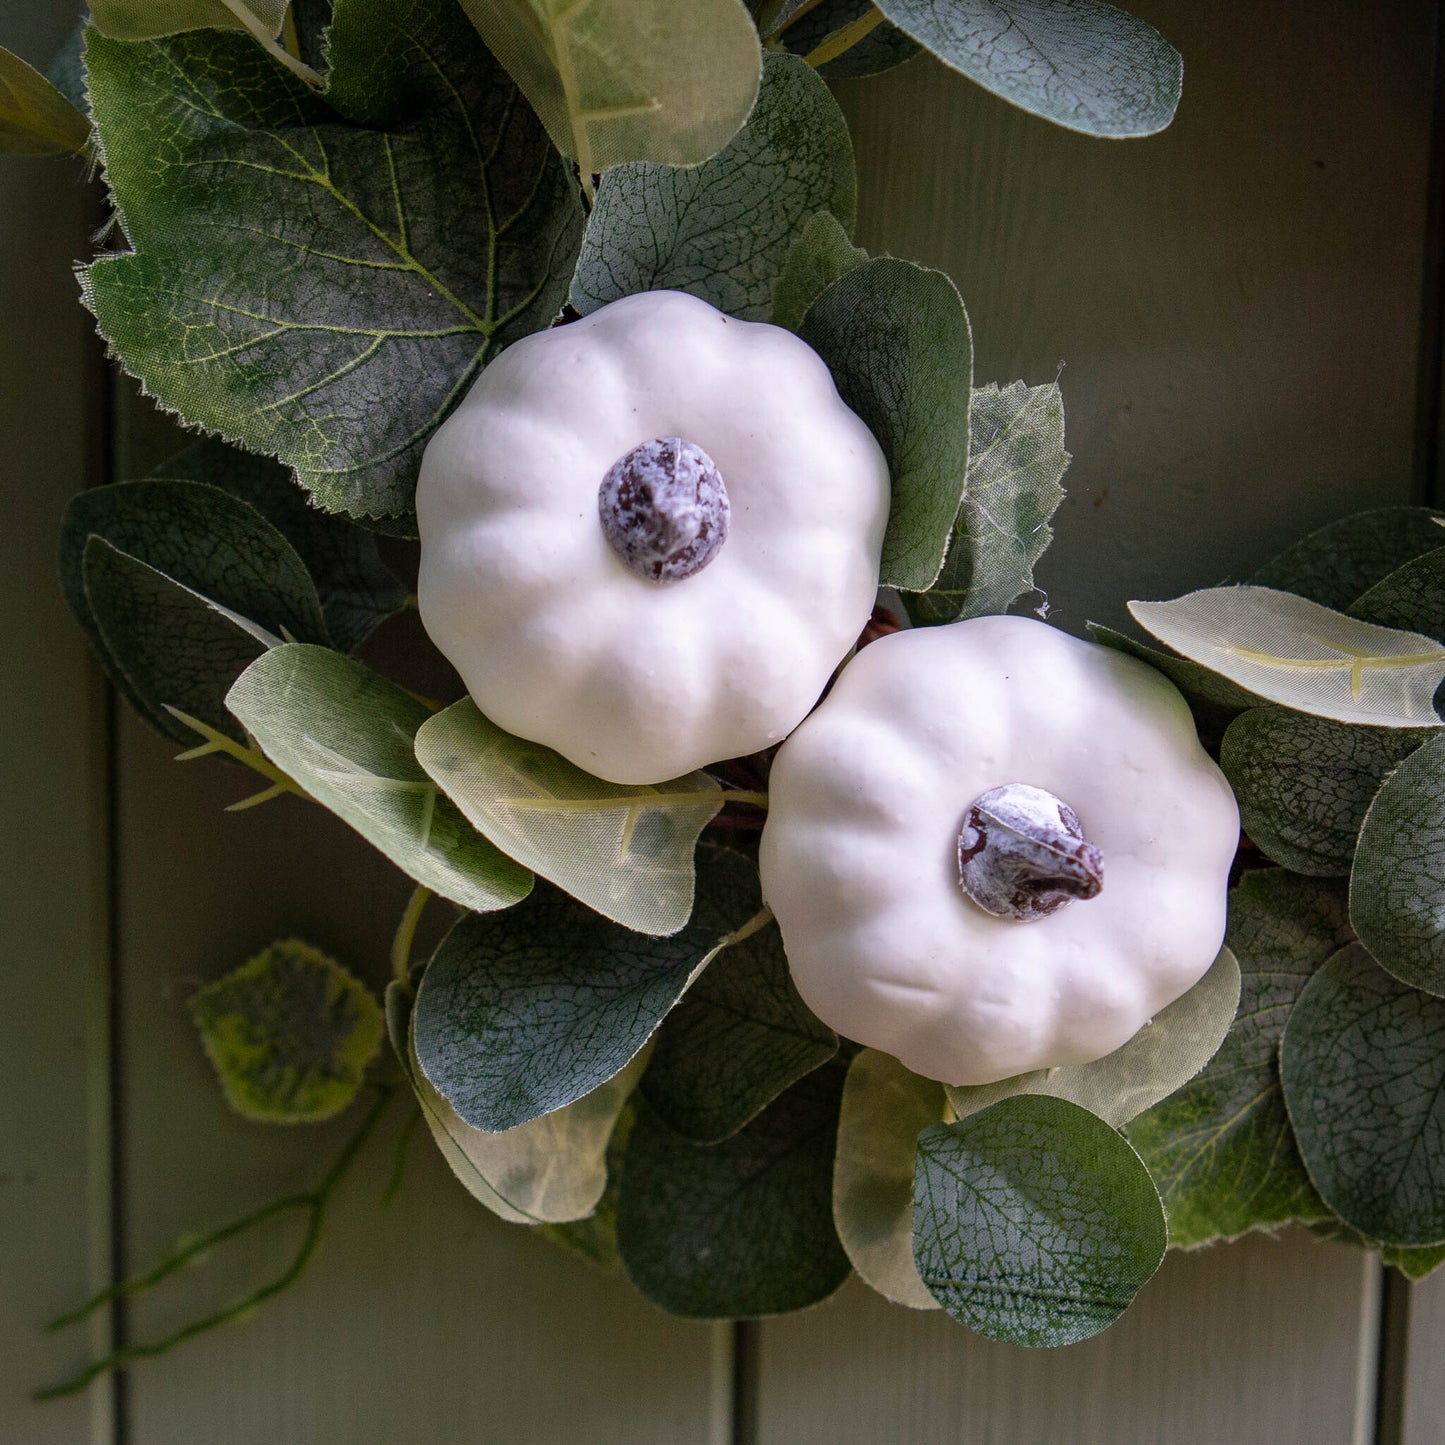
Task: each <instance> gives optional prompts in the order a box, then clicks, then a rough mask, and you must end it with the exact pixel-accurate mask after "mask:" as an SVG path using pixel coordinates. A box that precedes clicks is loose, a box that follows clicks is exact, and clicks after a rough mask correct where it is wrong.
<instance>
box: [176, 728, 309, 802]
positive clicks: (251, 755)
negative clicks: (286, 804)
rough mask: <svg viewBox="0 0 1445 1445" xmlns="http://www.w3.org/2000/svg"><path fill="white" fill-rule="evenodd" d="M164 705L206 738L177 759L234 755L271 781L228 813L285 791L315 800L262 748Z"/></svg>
mask: <svg viewBox="0 0 1445 1445" xmlns="http://www.w3.org/2000/svg"><path fill="white" fill-rule="evenodd" d="M164 706H165V709H166V711H167V712H168V713H170V715H171V716H172V717H173V718H175V720H176V721H177V722H182V723H184V724H185V725H186V726H187V727H188V728H190V730H191V731H192V732H193V733H196V734H198V735H199V736H201V737H203V738H204V739H205V742H203V743H202V744H201V745H200V747H196V748H188V749H187V750H186V751H185V752H183V753H177V754H176V759H175V760H176V762H178V763H189V762H190V761H191V760H192V759H194V758H204V757H209V756H210V755H211V754H212V753H225V755H226V756H227V757H228V758H235V760H236V761H237V762H238V763H244V764H245V765H246V766H247V767H248V768H250V769H251V771H252V772H253V773H260V775H261V776H262V777H263V778H265V779H266V780H267V781H268V782H269V783H270V784H271V786H270V787H269V788H266V789H264V790H263V791H262V792H259V793H254V794H252V796H251V797H249V798H242V799H241V801H240V802H239V803H232V804H231V806H230V807H229V808H228V809H227V810H226V811H227V812H229V813H236V812H240V811H242V810H243V809H245V808H252V807H255V805H256V804H257V803H265V802H268V801H269V800H270V799H271V798H275V797H279V796H280V795H281V794H282V793H295V794H296V796H297V797H298V798H305V799H306V801H307V802H308V803H309V802H313V801H315V800H314V799H313V798H312V797H311V794H310V793H308V792H307V791H306V789H305V788H303V787H302V786H301V785H300V783H298V782H297V781H296V780H295V779H294V778H293V777H292V776H291V775H290V774H289V773H283V772H282V771H281V769H280V768H278V767H277V766H276V765H275V763H273V762H272V761H271V759H270V758H268V757H267V756H266V754H265V753H263V752H262V751H261V750H260V748H250V747H247V746H246V745H245V744H244V743H238V742H237V741H236V740H235V738H233V737H228V736H227V735H226V734H225V733H223V732H221V731H219V730H218V729H217V728H213V727H212V726H211V725H210V723H204V722H202V721H201V720H200V718H197V717H192V716H191V715H190V713H187V712H182V711H181V710H180V708H178V707H171V706H170V704H169V703H167V704H165V705H164Z"/></svg>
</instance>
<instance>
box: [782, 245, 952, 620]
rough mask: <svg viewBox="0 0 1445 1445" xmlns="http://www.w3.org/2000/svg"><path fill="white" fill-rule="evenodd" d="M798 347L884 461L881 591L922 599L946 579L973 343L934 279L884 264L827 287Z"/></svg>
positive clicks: (945, 284) (881, 260) (945, 288)
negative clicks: (817, 364)
mask: <svg viewBox="0 0 1445 1445" xmlns="http://www.w3.org/2000/svg"><path fill="white" fill-rule="evenodd" d="M799 335H801V336H802V338H803V340H804V341H806V342H807V343H808V344H809V345H810V346H811V347H812V348H813V349H814V350H815V351H816V352H818V354H819V355H820V356H821V357H822V358H823V360H824V361H826V362H827V363H828V367H829V369H830V370H831V371H832V373H833V380H834V382H835V383H836V384H837V387H838V394H839V395H840V396H841V397H842V398H843V400H844V401H845V402H847V403H848V405H849V406H850V407H851V408H852V409H853V410H854V411H855V412H857V414H858V415H859V416H860V417H862V418H863V420H864V422H866V423H867V425H868V429H869V430H870V431H871V432H872V433H873V435H874V436H875V437H877V438H878V442H879V445H880V446H881V447H882V448H883V454H884V456H885V457H887V459H888V471H889V475H890V477H891V479H892V483H893V501H892V505H891V508H890V510H889V514H888V531H887V533H886V534H885V536H884V538H883V555H882V559H881V562H880V577H879V580H880V581H881V583H882V584H883V585H884V586H890V587H898V588H902V589H905V590H908V591H913V592H921V591H922V590H923V589H924V588H926V587H931V586H932V585H933V583H934V581H935V580H936V579H937V577H938V574H939V571H940V569H941V568H942V567H943V559H944V554H945V553H946V552H947V550H948V542H949V536H950V534H951V532H952V530H953V521H954V518H955V517H956V516H957V515H958V510H959V505H960V502H961V501H962V498H963V495H964V478H965V475H966V474H967V471H968V458H969V400H970V393H971V389H972V379H973V333H972V331H971V330H970V328H969V324H968V313H967V312H966V311H965V310H964V307H963V299H962V298H961V297H960V296H959V294H958V288H957V287H956V286H955V285H954V284H953V282H952V281H950V280H949V279H948V277H947V276H945V275H944V274H943V272H942V271H930V270H928V269H927V268H926V267H923V266H915V265H914V264H913V263H912V262H911V261H898V260H894V259H893V258H892V257H889V256H880V257H878V258H876V259H874V260H871V261H864V262H863V263H862V264H861V265H859V266H855V267H853V268H852V269H851V270H849V271H847V272H846V273H845V274H844V275H842V276H840V277H839V278H838V280H836V281H834V282H833V283H832V285H830V286H829V287H828V288H827V289H826V290H825V291H824V292H823V293H822V294H821V295H820V296H819V297H818V299H817V300H816V301H814V302H813V304H812V305H811V306H810V307H809V308H808V314H807V316H806V317H805V318H804V319H803V324H802V327H801V328H800V331H799Z"/></svg>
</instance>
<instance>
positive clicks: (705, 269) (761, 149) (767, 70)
mask: <svg viewBox="0 0 1445 1445" xmlns="http://www.w3.org/2000/svg"><path fill="white" fill-rule="evenodd" d="M857 204H858V194H857V178H856V176H855V174H854V170H853V147H852V143H851V142H850V141H849V139H848V127H847V124H846V123H845V122H844V120H843V114H842V112H841V111H840V110H839V109H838V104H837V102H836V101H835V100H834V99H833V97H832V95H831V94H830V93H829V91H828V87H827V86H826V85H825V84H824V83H823V81H821V80H820V79H819V78H818V77H817V75H815V74H814V72H813V71H812V70H811V69H809V67H808V66H806V65H805V64H804V63H803V62H802V61H801V60H799V59H798V58H797V57H796V56H790V55H776V54H769V55H768V56H767V58H766V60H765V62H764V65H763V84H762V89H761V90H760V91H759V92H758V103H757V106H756V107H755V108H754V110H753V113H752V116H751V117H750V118H749V120H748V123H747V125H746V126H744V127H743V129H742V131H741V132H740V133H739V134H738V136H737V138H736V139H735V140H734V141H733V142H732V143H731V144H730V145H729V146H728V147H727V148H726V149H725V150H723V151H722V152H721V153H719V154H718V155H717V156H715V157H714V158H713V159H712V160H710V161H708V162H707V163H706V164H705V165H701V166H695V167H693V168H691V169H686V170H684V169H679V168H676V167H673V166H660V165H649V164H646V163H638V164H631V165H623V166H617V167H615V168H614V169H613V170H610V171H608V172H607V173H606V175H604V176H603V177H602V181H601V184H600V185H599V186H598V188H597V202H596V205H595V206H594V208H593V211H592V215H591V217H590V218H589V220H588V222H587V233H586V235H585V236H584V237H583V241H582V255H581V257H580V258H579V260H578V262H577V273H576V275H575V276H574V277H573V278H572V293H571V300H572V305H573V306H575V307H576V308H577V310H578V311H580V312H582V313H583V314H584V315H586V314H587V313H588V312H591V311H595V310H597V308H598V307H599V306H604V305H606V304H607V302H609V301H616V300H617V299H618V298H619V297H621V296H630V295H632V294H633V293H635V292H638V291H656V290H674V291H690V292H692V294H693V295H695V296H701V297H702V298H703V299H704V300H705V301H710V302H711V303H712V304H713V305H714V306H716V307H718V308H719V309H720V310H723V311H726V312H728V313H729V314H731V315H733V316H739V317H742V318H743V319H744V320H748V321H766V320H767V319H768V316H769V314H770V313H771V310H772V304H773V286H774V284H775V283H776V281H777V279H778V277H779V275H781V274H782V271H783V267H784V264H785V263H786V261H787V259H788V253H789V251H790V250H791V249H792V246H793V242H794V241H795V240H796V238H797V237H798V235H799V234H800V233H801V231H802V230H803V228H804V226H805V225H806V224H807V223H808V220H809V218H810V217H812V216H813V215H814V214H815V213H816V212H817V211H820V210H829V211H831V212H832V213H833V214H834V215H835V216H837V218H838V219H839V221H841V222H842V224H843V228H844V230H846V231H847V232H848V233H850V234H851V233H852V230H853V219H854V216H855V214H856V211H857Z"/></svg>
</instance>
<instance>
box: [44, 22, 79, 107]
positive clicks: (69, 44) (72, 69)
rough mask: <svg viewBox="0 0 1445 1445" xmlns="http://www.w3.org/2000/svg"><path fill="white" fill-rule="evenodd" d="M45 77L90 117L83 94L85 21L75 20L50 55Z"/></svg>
mask: <svg viewBox="0 0 1445 1445" xmlns="http://www.w3.org/2000/svg"><path fill="white" fill-rule="evenodd" d="M45 78H46V80H48V81H49V82H50V83H51V85H53V86H54V87H55V88H56V90H58V91H59V92H60V93H61V95H63V96H64V97H65V98H66V100H68V101H69V102H70V103H71V105H73V106H74V107H75V108H76V110H77V111H79V112H80V114H81V115H83V116H85V117H86V118H87V119H89V117H90V101H89V99H88V98H87V96H86V94H85V22H84V21H83V20H81V21H79V22H77V23H76V24H75V25H74V26H72V27H71V30H70V33H69V34H68V35H67V36H66V37H65V39H64V40H62V41H61V42H60V48H59V49H58V50H57V51H56V52H55V54H54V55H52V56H51V57H50V64H49V65H48V66H46V68H45Z"/></svg>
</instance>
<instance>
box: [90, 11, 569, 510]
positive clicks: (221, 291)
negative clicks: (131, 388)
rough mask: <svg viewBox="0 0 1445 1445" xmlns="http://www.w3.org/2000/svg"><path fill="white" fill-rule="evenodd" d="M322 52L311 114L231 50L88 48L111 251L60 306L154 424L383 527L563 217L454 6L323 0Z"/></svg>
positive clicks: (557, 167)
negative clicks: (244, 454)
mask: <svg viewBox="0 0 1445 1445" xmlns="http://www.w3.org/2000/svg"><path fill="white" fill-rule="evenodd" d="M328 53H329V56H330V61H331V70H330V76H329V83H328V89H327V91H326V95H325V98H321V97H318V96H317V95H315V94H314V93H313V92H312V91H311V90H310V89H309V88H308V87H307V86H306V85H304V84H303V83H302V82H301V81H300V80H298V79H296V78H295V77H294V76H292V75H290V74H289V73H288V72H286V71H285V70H282V69H280V68H279V67H278V66H277V65H276V64H275V63H274V62H273V61H272V60H271V59H270V58H269V57H268V56H267V55H265V54H264V53H263V52H262V51H261V50H260V48H259V47H258V46H256V45H255V44H254V43H253V42H252V41H251V40H249V39H248V38H246V37H244V36H238V35H233V34H227V33H225V32H221V31H204V32H198V33H196V34H192V35H186V36H180V37H176V38H172V39H168V40H157V41H150V42H146V43H143V44H127V43H125V42H122V41H116V40H108V39H105V38H104V37H100V36H93V37H92V39H91V42H90V46H89V49H88V52H87V68H88V73H89V79H90V92H91V100H92V105H93V108H94V114H95V120H96V125H97V127H98V129H99V131H100V136H101V140H102V142H103V144H104V147H105V155H106V176H107V179H108V181H109V183H110V187H111V193H112V196H113V198H114V200H115V203H116V206H117V208H118V210H119V213H120V217H121V221H122V223H123V225H124V228H125V234H126V236H127V238H128V239H129V241H130V243H131V245H132V246H133V247H134V248H135V249H134V251H133V252H131V253H127V254H122V255H115V256H106V257H102V258H101V259H100V260H99V261H97V262H96V263H95V264H94V265H93V266H91V267H90V269H89V270H88V271H87V272H86V273H85V283H84V284H85V291H86V295H87V299H88V301H89V304H90V305H91V308H92V309H93V310H94V311H95V313H96V318H97V320H98V322H99V324H100V329H101V331H102V333H103V334H104V335H105V337H106V339H107V340H108V341H109V342H110V344H111V347H112V349H113V350H114V351H115V353H116V354H117V355H118V356H119V358H120V359H121V361H122V362H123V364H124V365H125V366H126V368H127V369H128V370H130V371H132V372H134V373H135V374H136V375H137V376H139V377H140V378H141V379H142V381H143V382H144V383H145V386H146V389H147V390H148V391H149V392H150V393H151V394H153V395H154V396H155V397H156V398H157V399H158V400H159V401H160V402H161V404H162V405H164V406H166V407H170V408H173V409H175V410H176V411H178V412H180V413H181V415H182V416H183V417H185V419H186V420H187V421H189V422H191V423H192V424H194V425H197V426H201V427H204V428H205V429H207V430H209V431H215V432H219V433H220V434H221V435H223V436H225V437H227V438H229V439H230V440H232V441H236V442H239V443H240V444H241V445H243V446H245V447H247V448H249V449H250V450H252V451H258V452H265V453H267V454H269V455H274V456H277V457H279V458H280V459H281V460H282V461H283V462H285V463H286V464H287V465H288V466H291V467H294V468H295V469H296V471H297V473H298V475H299V478H300V480H301V481H302V483H303V484H305V485H306V486H307V487H308V488H309V489H310V490H311V491H313V492H314V493H315V495H316V497H317V498H318V500H319V501H320V502H321V503H322V505H324V506H325V507H327V508H328V509H330V510H346V511H350V512H353V513H357V514H361V515H367V516H376V515H395V514H398V513H404V512H406V511H407V510H408V509H409V508H410V507H411V504H412V492H413V487H414V483H415V478H416V472H417V467H418V464H419V462H420V457H421V451H422V448H423V446H424V445H425V443H426V441H427V439H428V437H429V436H430V435H431V433H432V432H433V430H434V429H435V428H436V426H437V425H438V423H439V422H440V421H441V420H442V418H443V417H444V416H445V415H446V414H447V413H448V411H450V409H451V408H452V406H453V405H454V404H455V403H456V401H457V400H458V399H459V398H460V396H461V395H462V393H463V392H464V391H465V389H466V387H467V385H468V383H469V382H470V381H471V379H472V378H473V377H474V376H475V375H476V373H477V372H478V371H479V370H480V369H481V367H482V366H483V365H484V364H485V363H486V361H487V360H488V359H489V358H490V357H492V356H493V355H495V354H496V353H497V352H498V351H499V350H500V349H501V347H503V346H504V345H506V344H507V343H508V342H509V341H512V340H514V339H515V338H517V337H518V336H522V335H525V334H526V333H527V332H529V331H533V330H536V329H537V328H538V327H541V326H544V325H546V323H547V322H548V320H549V319H550V318H551V317H552V316H553V315H554V314H555V313H556V311H557V309H558V307H559V306H560V304H561V302H562V299H563V295H564V287H565V279H564V278H565V276H566V274H567V268H568V265H569V263H570V258H571V255H572V252H573V250H574V247H575V244H576V240H577V234H578V229H579V226H580V210H579V204H578V200H577V197H576V194H575V188H574V187H573V186H572V184H571V182H570V180H569V178H568V176H567V174H566V170H565V168H564V166H563V163H562V161H561V158H560V157H559V156H558V155H557V154H556V152H555V151H554V150H553V149H552V147H551V145H550V144H549V143H548V141H547V138H546V135H545V134H544V132H543V130H542V127H541V125H540V124H539V123H538V122H537V121H536V119H535V117H534V116H533V115H532V114H531V112H530V111H529V110H528V108H527V106H526V103H525V102H524V101H522V100H521V99H520V97H519V96H518V93H517V91H516V90H515V88H514V87H513V86H512V85H511V83H510V82H509V81H508V80H507V79H506V76H505V75H504V73H503V72H502V71H501V69H500V68H499V67H498V66H497V65H496V63H495V62H494V61H493V60H492V59H491V58H490V57H489V56H488V55H487V53H486V51H485V50H484V49H483V48H482V45H481V43H480V41H479V40H478V38H477V36H476V33H475V32H474V31H473V29H472V27H471V26H470V25H469V24H468V23H467V20H466V17H465V16H464V15H463V14H462V13H461V11H460V9H459V8H458V7H457V5H456V4H455V0H438V3H423V0H339V3H338V4H337V6H336V16H335V22H334V24H333V25H332V28H331V31H330V43H329V52H328ZM328 102H329V103H328ZM458 237H465V238H466V243H465V244H459V243H458V240H457V238H458Z"/></svg>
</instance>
